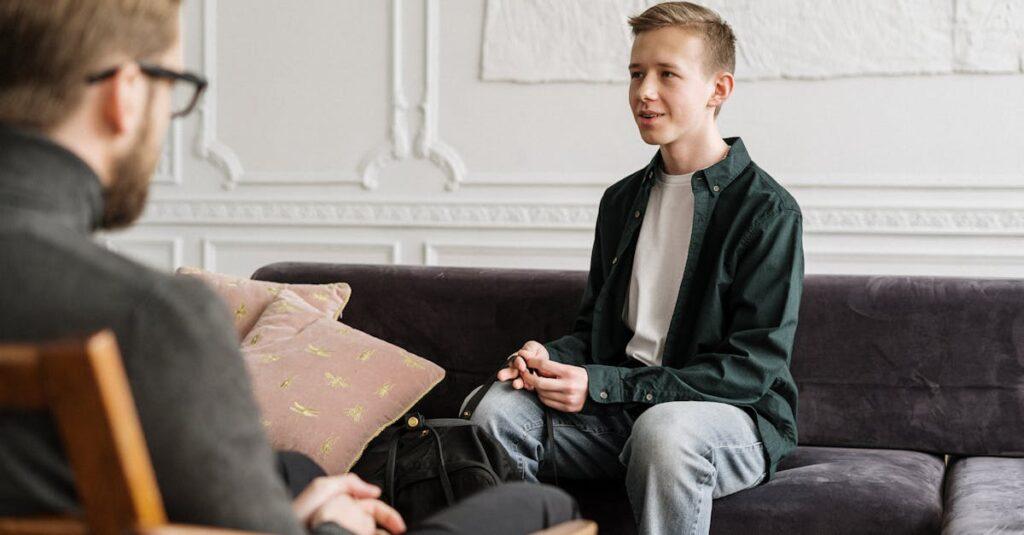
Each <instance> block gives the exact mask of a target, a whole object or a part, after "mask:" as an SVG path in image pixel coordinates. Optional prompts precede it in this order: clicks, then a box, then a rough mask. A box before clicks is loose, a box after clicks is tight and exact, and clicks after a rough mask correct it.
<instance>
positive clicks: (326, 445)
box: [320, 436, 338, 459]
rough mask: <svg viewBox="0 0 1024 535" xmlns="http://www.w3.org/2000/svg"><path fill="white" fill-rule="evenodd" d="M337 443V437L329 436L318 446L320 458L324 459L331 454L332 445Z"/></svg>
mask: <svg viewBox="0 0 1024 535" xmlns="http://www.w3.org/2000/svg"><path fill="white" fill-rule="evenodd" d="M337 441H338V437H337V436H329V437H327V440H325V441H324V442H323V444H320V458H321V459H324V458H326V457H327V456H328V455H330V454H331V450H333V449H334V443H335V442H337Z"/></svg>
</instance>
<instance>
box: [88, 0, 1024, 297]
mask: <svg viewBox="0 0 1024 535" xmlns="http://www.w3.org/2000/svg"><path fill="white" fill-rule="evenodd" d="M649 3H650V2H649V1H647V0H304V1H303V2H295V1H284V0H192V1H189V2H186V3H185V11H184V14H183V18H184V21H185V24H184V28H185V39H186V63H187V64H188V65H189V66H190V67H193V68H195V69H196V70H199V71H201V72H204V73H205V74H206V75H207V76H208V77H209V78H210V79H211V82H212V90H211V91H210V92H209V94H207V95H206V98H205V100H204V101H203V103H202V109H201V110H200V113H196V114H194V115H193V116H190V117H189V118H188V119H187V120H185V121H184V122H182V123H181V124H180V125H178V129H177V131H172V135H171V136H170V138H169V139H170V141H171V145H170V146H169V147H168V151H167V154H166V158H165V162H164V165H163V166H162V167H161V170H160V172H159V173H158V176H157V179H156V185H155V186H154V190H153V194H152V196H151V203H150V207H149V209H148V211H147V213H146V215H145V216H144V218H143V220H142V222H141V224H140V225H139V226H137V227H135V228H133V229H132V230H129V231H127V232H125V233H120V234H116V235H110V236H107V237H105V238H104V239H107V240H109V242H110V244H111V246H112V247H113V248H115V249H117V250H120V251H123V252H125V253H126V254H128V255H131V256H135V257H137V258H140V259H141V260H143V261H145V262H148V263H150V264H152V265H155V266H159V267H161V268H164V269H171V268H173V267H176V266H178V265H181V264H187V265H199V266H204V267H206V268H209V269H216V270H219V271H224V272H229V273H236V274H239V275H248V274H249V273H251V272H252V271H253V270H254V269H255V268H257V267H259V266H261V265H263V264H266V263H269V262H274V261H285V260H313V261H325V262H373V263H401V264H444V265H471V266H509V267H553V268H578V269H585V268H586V266H587V263H588V260H589V248H590V244H591V240H592V233H593V223H594V219H595V216H596V203H597V200H598V199H599V198H600V194H601V191H603V189H604V188H605V187H606V186H607V185H609V184H611V183H612V182H614V181H616V180H618V179H619V178H621V177H622V176H624V175H626V174H628V173H629V172H631V171H633V170H635V169H637V168H639V167H642V166H643V165H645V164H646V162H647V160H648V159H649V158H650V156H651V155H652V154H653V149H652V148H651V147H648V146H646V145H644V144H643V143H642V142H641V141H640V140H639V137H638V135H637V133H636V130H635V126H633V124H632V120H631V118H630V114H629V110H628V107H627V105H626V86H627V76H626V72H625V65H624V64H623V65H622V68H621V70H620V71H621V72H619V71H617V70H616V65H617V64H618V62H619V60H618V59H609V58H621V57H622V54H624V53H626V52H628V34H625V33H624V32H625V31H628V30H623V28H624V26H623V25H624V21H623V20H622V17H623V16H624V14H631V13H635V12H637V11H639V10H640V9H642V8H643V7H644V5H646V4H649ZM708 4H709V5H713V6H714V7H716V8H719V9H721V10H722V12H723V13H724V14H725V15H726V16H727V17H728V18H730V20H734V24H735V26H736V30H737V32H738V34H739V38H740V41H741V45H740V47H741V48H740V62H739V63H740V65H739V69H738V70H739V72H738V74H739V76H740V78H741V80H740V83H739V84H738V87H737V91H736V93H735V95H734V97H733V99H732V100H731V101H730V102H729V103H728V105H727V106H726V108H725V109H724V110H723V112H722V115H721V117H720V123H721V127H722V130H723V133H724V134H725V135H741V136H743V138H744V140H745V142H746V144H747V146H748V148H749V150H750V152H751V155H752V156H753V158H754V159H755V161H757V162H758V163H759V164H760V165H761V166H762V167H764V168H765V169H767V170H768V171H769V172H770V173H771V174H772V175H773V176H774V177H775V178H776V179H777V180H779V181H780V182H781V183H782V184H784V185H786V186H787V187H788V188H789V189H790V190H791V192H793V194H794V195H795V196H796V198H797V200H798V201H799V202H800V203H801V206H802V207H803V211H804V214H805V232H806V234H805V252H806V256H807V261H808V272H817V273H894V274H942V275H958V276H998V277H1024V0H884V1H883V0H859V1H858V0H815V1H810V0H759V1H758V2H755V1H752V0H714V1H709V2H708ZM769 4H770V5H769ZM765 6H767V7H765ZM624 36H625V37H624ZM566 43H568V44H566ZM751 43H752V44H751ZM755 45H756V46H755ZM769 45H770V46H769ZM562 73H565V74H564V75H563V74H562ZM620 74H621V76H620ZM550 80H572V81H550ZM609 80H610V81H609Z"/></svg>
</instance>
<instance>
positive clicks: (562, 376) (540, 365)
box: [516, 355, 590, 412]
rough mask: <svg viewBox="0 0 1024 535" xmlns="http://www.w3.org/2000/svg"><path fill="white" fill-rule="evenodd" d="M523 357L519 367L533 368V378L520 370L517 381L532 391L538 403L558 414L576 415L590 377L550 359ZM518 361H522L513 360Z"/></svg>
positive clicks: (580, 370)
mask: <svg viewBox="0 0 1024 535" xmlns="http://www.w3.org/2000/svg"><path fill="white" fill-rule="evenodd" d="M546 357H547V355H545V358H539V357H527V358H526V362H525V363H523V367H529V368H534V369H536V370H537V374H536V375H534V374H531V373H524V370H522V369H520V374H519V380H522V381H523V382H524V384H525V385H526V388H527V389H529V390H536V391H537V397H538V398H539V399H540V401H541V403H543V404H545V405H547V406H548V407H551V408H552V409H555V410H558V411H562V412H580V411H581V410H583V404H584V403H586V401H587V386H588V384H589V382H590V377H589V376H588V375H587V369H586V368H584V367H582V366H572V365H569V364H562V363H559V362H555V361H553V360H551V359H548V358H546ZM516 360H517V361H522V360H523V359H516Z"/></svg>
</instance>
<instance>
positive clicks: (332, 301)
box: [176, 267, 352, 340]
mask: <svg viewBox="0 0 1024 535" xmlns="http://www.w3.org/2000/svg"><path fill="white" fill-rule="evenodd" d="M176 273H177V274H178V275H186V276H189V277H195V278H197V279H199V280H201V281H203V282H205V283H206V284H207V285H209V286H210V288H211V289H213V291H214V292H215V293H216V294H217V295H219V296H220V298H221V299H223V300H224V303H225V304H226V305H227V307H228V310H229V311H231V314H232V317H233V318H234V320H235V329H236V330H237V331H238V338H239V340H241V339H242V338H245V336H246V335H247V334H249V331H250V330H252V327H253V325H255V324H256V321H257V320H258V319H259V318H260V315H261V314H263V310H264V309H266V308H267V305H269V304H270V303H271V302H273V301H274V298H275V297H276V296H277V294H278V293H280V292H281V290H283V289H285V288H287V289H289V290H292V291H293V292H295V293H296V294H297V295H298V296H299V297H301V298H302V299H303V300H305V301H306V302H307V303H309V304H310V305H311V306H313V307H314V308H316V309H317V310H320V311H322V312H323V315H324V316H328V317H331V318H333V319H338V318H339V317H341V312H342V311H343V310H344V309H345V304H346V303H348V299H349V296H351V295H352V288H351V287H350V286H349V285H348V284H345V283H343V282H332V283H331V284H317V285H307V284H282V283H272V282H262V281H254V280H249V279H243V278H239V277H232V276H231V275H224V274H222V273H214V272H212V271H206V270H202V269H199V268H194V267H180V268H178V271H177V272H176Z"/></svg>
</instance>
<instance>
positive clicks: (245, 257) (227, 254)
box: [202, 238, 401, 276]
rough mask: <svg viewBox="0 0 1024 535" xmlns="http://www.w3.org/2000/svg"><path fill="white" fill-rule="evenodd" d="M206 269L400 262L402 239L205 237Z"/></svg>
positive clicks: (244, 271) (240, 271)
mask: <svg viewBox="0 0 1024 535" xmlns="http://www.w3.org/2000/svg"><path fill="white" fill-rule="evenodd" d="M202 244H203V269H207V270H210V271H219V272H222V273H230V274H233V275H238V276H249V275H250V274H252V272H253V271H254V269H255V268H253V267H252V266H256V267H259V266H262V265H266V264H270V263H273V262H347V263H356V264H398V263H400V262H401V246H400V245H399V243H398V242H386V241H355V240H328V239H319V240H312V239H305V238H302V239H294V240H292V239H288V240H264V239H245V238H222V239H204V240H203V241H202Z"/></svg>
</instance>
